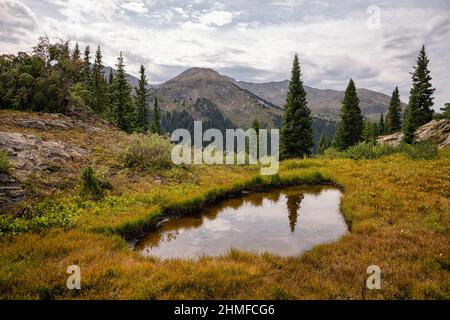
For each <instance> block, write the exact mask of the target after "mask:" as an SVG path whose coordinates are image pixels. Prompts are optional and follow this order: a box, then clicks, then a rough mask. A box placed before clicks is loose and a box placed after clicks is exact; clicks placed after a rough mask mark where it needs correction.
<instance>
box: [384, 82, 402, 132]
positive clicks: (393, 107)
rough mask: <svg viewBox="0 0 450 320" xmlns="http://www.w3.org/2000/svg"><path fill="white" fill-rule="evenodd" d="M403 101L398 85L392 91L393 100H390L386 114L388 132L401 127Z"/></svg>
mask: <svg viewBox="0 0 450 320" xmlns="http://www.w3.org/2000/svg"><path fill="white" fill-rule="evenodd" d="M401 110H402V108H401V101H400V94H399V91H398V87H395V89H394V91H393V92H392V97H391V101H390V102H389V107H388V113H387V115H386V127H387V132H388V133H392V132H396V131H398V130H400V129H401V119H400V112H401Z"/></svg>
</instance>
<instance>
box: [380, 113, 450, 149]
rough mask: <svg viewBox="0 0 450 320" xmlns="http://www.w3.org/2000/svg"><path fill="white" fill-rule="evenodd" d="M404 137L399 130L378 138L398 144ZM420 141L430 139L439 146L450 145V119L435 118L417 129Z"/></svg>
mask: <svg viewBox="0 0 450 320" xmlns="http://www.w3.org/2000/svg"><path fill="white" fill-rule="evenodd" d="M402 139H403V133H401V132H397V133H394V134H390V135H387V136H381V137H379V138H378V140H377V141H378V142H379V143H386V144H390V145H394V146H395V145H398V144H400V142H401V141H402ZM416 139H417V141H418V142H422V141H429V142H432V143H435V144H437V145H438V146H439V148H443V147H446V146H448V145H450V119H442V120H433V121H430V122H428V123H427V124H424V125H423V126H421V127H420V128H419V129H417V131H416Z"/></svg>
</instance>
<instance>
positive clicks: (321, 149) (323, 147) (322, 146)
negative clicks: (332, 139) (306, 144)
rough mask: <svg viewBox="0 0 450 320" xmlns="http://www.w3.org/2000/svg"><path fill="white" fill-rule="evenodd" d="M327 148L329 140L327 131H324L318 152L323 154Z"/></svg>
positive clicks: (318, 145)
mask: <svg viewBox="0 0 450 320" xmlns="http://www.w3.org/2000/svg"><path fill="white" fill-rule="evenodd" d="M326 149H328V141H327V137H326V136H325V132H323V131H322V133H321V135H320V138H319V142H318V144H317V154H323V153H324V152H325V150H326Z"/></svg>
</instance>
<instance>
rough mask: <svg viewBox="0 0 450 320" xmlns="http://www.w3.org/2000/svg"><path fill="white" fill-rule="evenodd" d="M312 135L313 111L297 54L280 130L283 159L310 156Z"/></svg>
mask: <svg viewBox="0 0 450 320" xmlns="http://www.w3.org/2000/svg"><path fill="white" fill-rule="evenodd" d="M312 134H313V131H312V118H311V111H310V110H309V108H308V106H307V101H306V91H305V88H304V87H303V81H302V80H301V71H300V63H299V60H298V55H297V54H296V55H295V57H294V62H293V66H292V73H291V81H290V83H289V90H288V94H287V98H286V105H285V107H284V116H283V123H282V126H281V130H280V156H281V158H283V159H288V158H299V157H300V158H302V157H304V156H305V155H310V154H311V150H312V148H313V146H314V144H313V138H312Z"/></svg>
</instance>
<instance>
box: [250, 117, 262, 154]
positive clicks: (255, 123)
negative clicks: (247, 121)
mask: <svg viewBox="0 0 450 320" xmlns="http://www.w3.org/2000/svg"><path fill="white" fill-rule="evenodd" d="M252 129H253V130H255V132H256V157H258V156H259V129H261V123H260V122H259V120H258V119H257V118H255V119H254V120H253V122H252Z"/></svg>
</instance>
